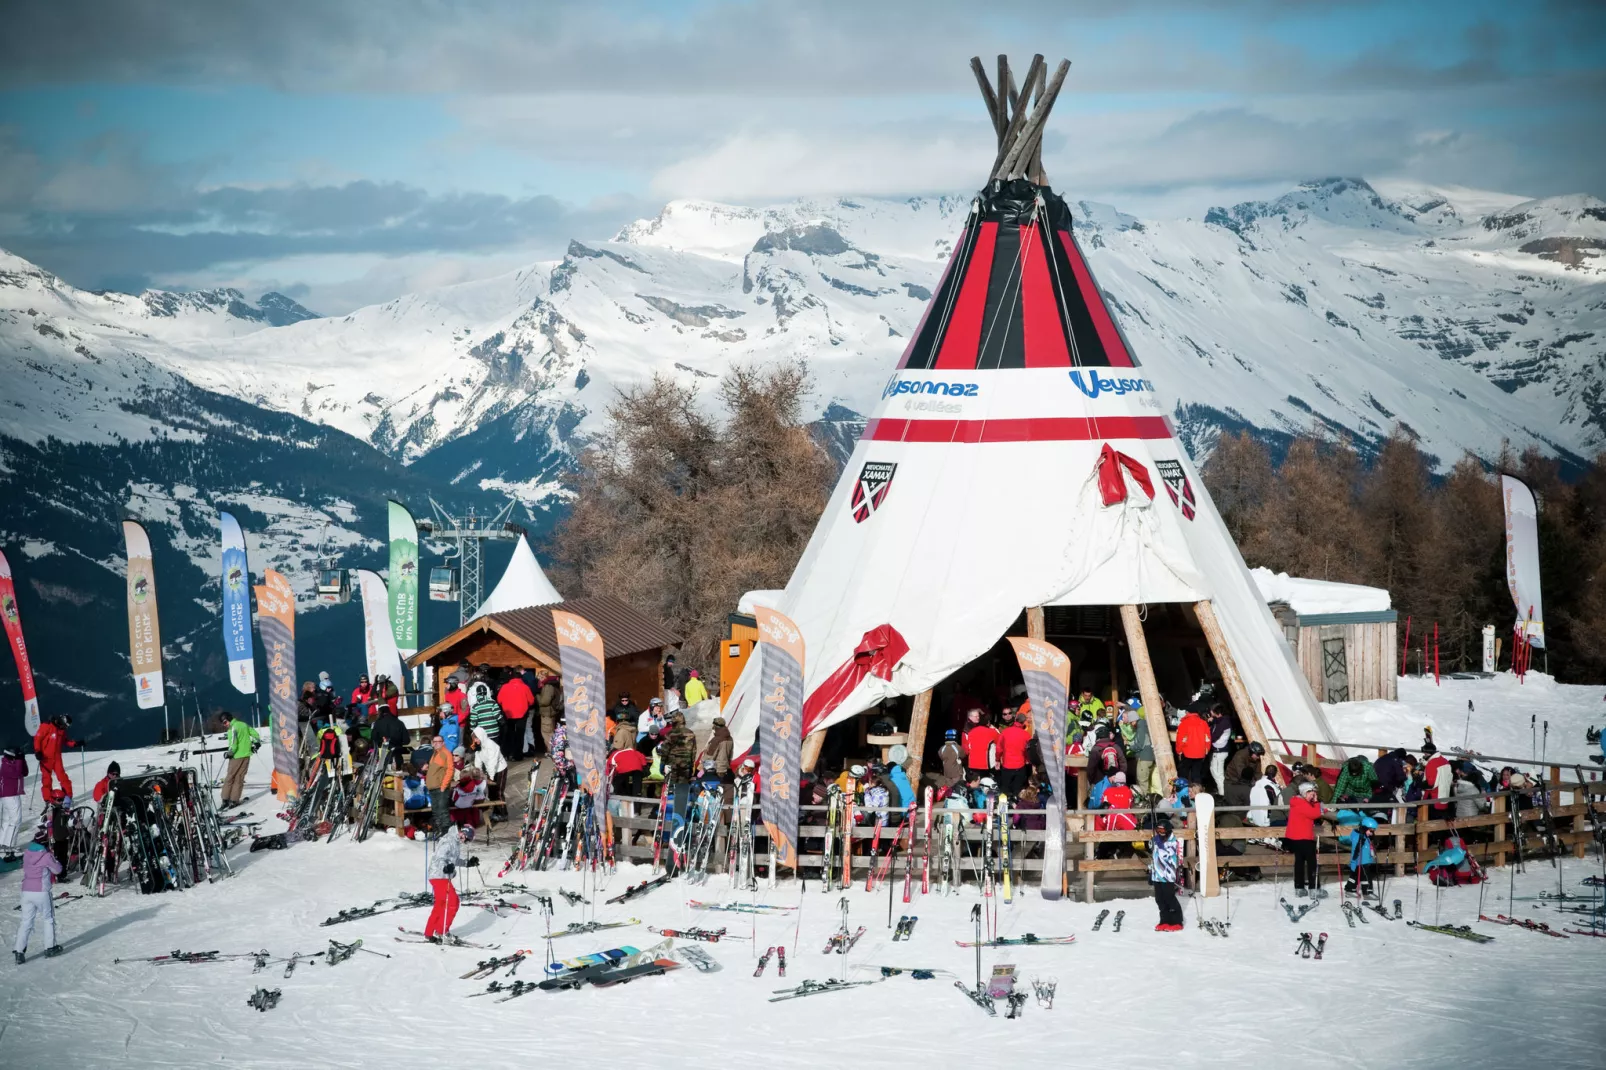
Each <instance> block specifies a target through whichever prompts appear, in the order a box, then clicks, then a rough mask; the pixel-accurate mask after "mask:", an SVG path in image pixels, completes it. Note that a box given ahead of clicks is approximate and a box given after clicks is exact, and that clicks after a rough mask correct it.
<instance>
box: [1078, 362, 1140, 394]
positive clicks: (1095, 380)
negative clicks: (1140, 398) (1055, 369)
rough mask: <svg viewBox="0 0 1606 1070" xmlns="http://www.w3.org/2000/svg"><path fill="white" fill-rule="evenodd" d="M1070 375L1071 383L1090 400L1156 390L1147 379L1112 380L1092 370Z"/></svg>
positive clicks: (1082, 370)
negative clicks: (1104, 395)
mask: <svg viewBox="0 0 1606 1070" xmlns="http://www.w3.org/2000/svg"><path fill="white" fill-rule="evenodd" d="M1070 375H1071V382H1073V383H1075V384H1076V389H1078V390H1080V391H1081V392H1082V393H1084V394H1086V395H1087V396H1088V397H1090V398H1096V397H1098V396H1099V395H1100V394H1114V395H1115V396H1117V397H1120V396H1121V395H1122V394H1141V393H1145V392H1149V391H1153V390H1154V384H1153V383H1151V382H1149V381H1148V380H1147V379H1111V378H1108V377H1106V376H1103V375H1100V374H1099V373H1098V372H1096V371H1094V370H1092V369H1091V368H1088V369H1081V370H1077V371H1073V372H1071V373H1070Z"/></svg>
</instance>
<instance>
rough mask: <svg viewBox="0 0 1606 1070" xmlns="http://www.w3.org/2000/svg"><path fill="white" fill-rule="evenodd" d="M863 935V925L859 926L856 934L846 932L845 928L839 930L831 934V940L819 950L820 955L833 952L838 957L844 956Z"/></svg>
mask: <svg viewBox="0 0 1606 1070" xmlns="http://www.w3.org/2000/svg"><path fill="white" fill-rule="evenodd" d="M864 933H865V928H864V926H863V925H861V926H859V929H858V931H857V932H852V933H850V932H848V930H847V929H846V928H842V929H839V930H837V931H836V932H834V933H832V934H831V938H830V939H829V940H827V941H826V942H825V947H823V948H821V949H820V954H822V955H829V954H830V953H831V952H833V951H835V952H836V953H837V954H838V955H846V954H847V953H848V952H849V951H852V950H853V945H854V944H856V943H858V942H859V938H860V937H861V936H863V935H864Z"/></svg>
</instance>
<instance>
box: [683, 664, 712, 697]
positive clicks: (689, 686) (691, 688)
mask: <svg viewBox="0 0 1606 1070" xmlns="http://www.w3.org/2000/svg"><path fill="white" fill-rule="evenodd" d="M707 701H708V688H707V687H705V686H704V685H703V680H702V677H701V676H699V675H698V673H697V670H696V669H693V670H691V671H690V672H689V673H687V674H686V705H688V706H695V705H697V704H698V703H699V702H707Z"/></svg>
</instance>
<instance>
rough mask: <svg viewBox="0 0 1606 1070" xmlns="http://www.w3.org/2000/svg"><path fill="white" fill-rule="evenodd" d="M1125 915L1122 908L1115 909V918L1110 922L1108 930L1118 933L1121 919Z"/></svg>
mask: <svg viewBox="0 0 1606 1070" xmlns="http://www.w3.org/2000/svg"><path fill="white" fill-rule="evenodd" d="M1125 917H1126V911H1124V910H1117V911H1116V912H1115V920H1114V921H1112V922H1110V931H1111V932H1112V933H1118V932H1120V931H1121V921H1122V920H1123V919H1124V918H1125Z"/></svg>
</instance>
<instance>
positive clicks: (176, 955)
mask: <svg viewBox="0 0 1606 1070" xmlns="http://www.w3.org/2000/svg"><path fill="white" fill-rule="evenodd" d="M261 954H263V952H261V951H242V952H239V953H237V954H229V955H225V954H223V953H222V952H221V951H169V952H168V953H167V954H165V955H149V956H147V957H145V958H142V959H112V963H113V964H114V965H115V964H117V963H123V962H152V963H155V964H156V965H158V966H166V965H168V964H170V963H175V962H188V963H198V962H223V961H226V960H228V959H254V958H257V957H258V956H259V955H261Z"/></svg>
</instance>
